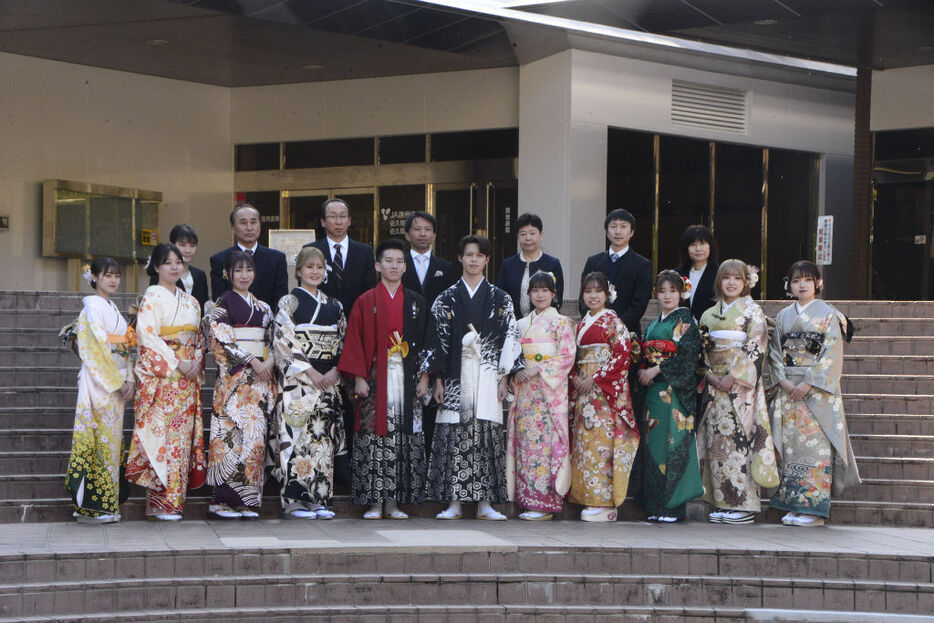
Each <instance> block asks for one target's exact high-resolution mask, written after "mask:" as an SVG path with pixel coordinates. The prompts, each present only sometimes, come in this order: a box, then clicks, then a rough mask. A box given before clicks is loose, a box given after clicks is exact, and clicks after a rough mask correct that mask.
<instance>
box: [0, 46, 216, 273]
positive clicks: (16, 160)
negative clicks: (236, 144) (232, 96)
mask: <svg viewBox="0 0 934 623" xmlns="http://www.w3.org/2000/svg"><path fill="white" fill-rule="evenodd" d="M0 84H3V88H2V89H0V145H2V149H0V196H2V197H3V202H2V204H0V214H3V215H9V216H10V230H9V231H7V232H0V264H2V265H3V267H4V270H3V273H2V274H3V276H2V277H0V289H2V290H14V289H18V290H63V289H65V287H66V284H67V277H66V273H65V266H66V262H65V260H60V259H54V258H42V257H41V248H42V247H41V221H42V180H44V179H47V178H59V179H68V180H76V181H83V182H90V183H96V184H107V185H113V186H126V187H132V188H144V189H147V190H155V191H160V192H162V193H163V210H162V218H161V232H160V234H161V236H162V237H163V239H167V238H168V232H169V230H170V229H171V227H172V225H174V224H175V223H179V222H189V223H191V224H192V226H193V227H194V228H195V229H196V230H197V231H198V235H199V237H200V238H201V249H202V251H201V252H199V256H198V258H196V261H195V264H196V265H198V266H201V267H207V264H208V261H207V255H208V250H210V249H216V248H219V247H221V246H222V245H225V244H228V240H229V234H230V229H229V226H228V225H227V224H226V222H225V220H224V219H225V218H226V217H225V216H224V215H226V213H227V212H228V210H229V206H230V204H231V200H232V194H231V193H232V189H233V171H232V151H231V149H230V140H229V134H230V112H229V110H230V107H229V90H228V89H224V88H219V87H211V86H205V85H199V84H193V83H188V82H181V81H176V80H166V79H162V78H153V77H148V76H141V75H136V74H131V73H124V72H117V71H110V70H105V69H97V68H93V67H85V66H81V65H72V64H68V63H59V62H54V61H47V60H42V59H36V58H31V57H26V56H18V55H12V54H0Z"/></svg>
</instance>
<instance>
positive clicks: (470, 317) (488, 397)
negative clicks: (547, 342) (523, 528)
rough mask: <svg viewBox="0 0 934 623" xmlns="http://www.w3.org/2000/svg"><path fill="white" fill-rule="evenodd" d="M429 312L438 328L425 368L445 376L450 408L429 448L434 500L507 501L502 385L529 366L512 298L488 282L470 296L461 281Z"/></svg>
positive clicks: (430, 489) (439, 417)
mask: <svg viewBox="0 0 934 623" xmlns="http://www.w3.org/2000/svg"><path fill="white" fill-rule="evenodd" d="M431 314H432V318H433V320H432V321H433V328H434V331H431V332H430V334H429V336H428V339H427V340H426V349H425V360H424V363H423V365H422V371H423V372H428V373H429V374H436V375H438V376H440V377H441V378H443V379H444V404H443V405H441V406H440V407H439V408H438V415H437V418H436V420H435V434H434V439H432V443H431V445H432V448H431V458H430V460H429V467H428V498H429V499H432V500H438V501H443V502H450V501H460V502H476V501H480V500H488V501H490V502H492V503H494V504H495V503H499V502H505V501H506V498H507V494H506V443H505V442H506V436H505V431H504V430H503V405H502V402H501V401H500V400H499V397H498V395H497V387H498V385H499V382H500V380H501V379H502V378H503V377H504V376H506V375H507V374H513V373H515V372H518V371H519V370H520V369H521V368H522V366H523V363H522V349H521V348H520V346H519V334H518V332H517V330H516V318H515V315H514V313H513V307H512V299H511V298H510V297H509V295H508V294H506V293H505V292H504V291H503V290H500V289H499V288H497V287H496V286H494V285H493V284H491V283H490V282H488V281H487V280H485V279H484V280H483V281H481V282H480V283H479V284H478V285H477V289H476V291H475V292H474V294H473V296H471V295H470V292H469V291H468V289H467V285H466V282H465V281H464V280H463V279H461V280H460V281H458V282H457V283H455V284H454V285H453V286H451V287H450V288H448V289H447V290H445V291H444V292H442V293H441V294H440V295H439V296H438V298H436V299H435V302H434V304H433V305H432V307H431ZM430 326H431V325H430Z"/></svg>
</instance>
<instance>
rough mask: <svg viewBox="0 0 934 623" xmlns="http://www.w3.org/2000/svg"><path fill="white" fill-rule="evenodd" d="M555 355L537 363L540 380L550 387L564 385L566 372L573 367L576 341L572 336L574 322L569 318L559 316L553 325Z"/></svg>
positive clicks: (566, 379) (566, 376)
mask: <svg viewBox="0 0 934 623" xmlns="http://www.w3.org/2000/svg"><path fill="white" fill-rule="evenodd" d="M553 330H554V334H553V336H552V337H553V338H554V340H555V356H554V357H552V358H551V359H546V360H545V361H543V362H541V363H540V364H538V368H539V370H540V371H541V372H540V374H541V377H542V381H544V382H545V384H546V385H548V387H550V388H551V389H557V388H558V386H560V385H566V384H567V382H568V374H569V373H570V372H571V368H573V367H574V356H575V354H576V352H577V343H576V341H575V336H574V323H573V322H572V321H571V319H570V318H566V317H564V316H559V317H558V319H557V321H556V322H555V323H554V326H553Z"/></svg>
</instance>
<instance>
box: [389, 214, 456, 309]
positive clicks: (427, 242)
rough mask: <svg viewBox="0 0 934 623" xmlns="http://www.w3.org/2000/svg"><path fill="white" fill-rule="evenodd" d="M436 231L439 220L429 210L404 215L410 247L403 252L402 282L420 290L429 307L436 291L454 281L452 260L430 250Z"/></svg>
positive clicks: (439, 291)
mask: <svg viewBox="0 0 934 623" xmlns="http://www.w3.org/2000/svg"><path fill="white" fill-rule="evenodd" d="M437 231H438V221H436V220H435V217H434V216H432V215H431V214H429V213H428V212H421V211H419V212H413V213H412V214H410V215H409V216H408V217H407V218H406V219H405V239H406V240H408V241H409V246H410V249H409V252H408V253H407V254H406V255H405V272H404V273H402V285H404V286H405V287H406V288H408V289H409V290H412V291H414V292H418V293H419V294H421V295H422V296H423V297H424V298H425V304H426V306H427V307H428V308H429V309H431V304H432V303H434V302H435V299H436V298H437V297H438V295H439V294H441V293H442V292H444V291H445V290H447V289H448V288H449V287H450V286H452V285H454V282H455V281H457V271H456V270H455V269H454V264H452V263H451V262H449V261H447V260H446V259H444V258H440V257H438V256H437V255H435V254H434V253H432V252H431V247H432V245H434V243H435V235H436V233H437Z"/></svg>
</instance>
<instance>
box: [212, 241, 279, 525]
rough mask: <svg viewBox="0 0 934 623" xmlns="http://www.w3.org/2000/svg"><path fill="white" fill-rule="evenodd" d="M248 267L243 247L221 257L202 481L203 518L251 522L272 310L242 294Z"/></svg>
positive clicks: (270, 398)
mask: <svg viewBox="0 0 934 623" xmlns="http://www.w3.org/2000/svg"><path fill="white" fill-rule="evenodd" d="M255 271H256V265H255V264H254V262H253V257H252V256H251V255H248V254H247V253H244V252H243V251H240V250H236V251H231V252H230V253H229V254H228V255H227V261H226V265H225V266H224V275H225V277H226V278H227V281H228V284H229V285H230V289H229V290H226V291H225V292H224V293H223V294H221V295H220V298H218V299H217V304H216V305H214V307H213V309H212V310H211V313H210V333H211V350H212V351H213V353H214V361H215V362H217V382H216V383H215V385H214V414H213V415H212V416H211V445H210V453H209V455H208V484H210V485H212V486H213V487H214V500H213V503H212V504H211V505H210V506H208V516H212V517H218V518H221V519H240V518H241V517H242V518H244V519H255V518H257V517H259V510H260V507H261V506H262V502H263V483H264V475H265V469H264V462H265V458H266V452H265V449H266V426H267V421H268V420H269V418H270V416H271V415H272V408H273V406H274V405H275V403H276V380H275V371H274V369H273V359H272V348H271V346H272V310H271V309H270V308H269V305H268V304H267V303H266V302H265V301H261V300H260V299H258V298H256V296H255V295H254V294H253V293H252V292H250V291H249V287H250V286H251V285H252V283H253V277H254V275H255Z"/></svg>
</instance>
